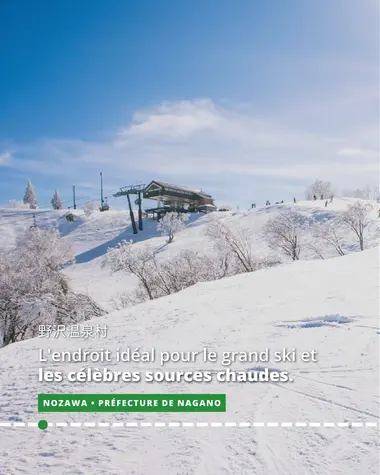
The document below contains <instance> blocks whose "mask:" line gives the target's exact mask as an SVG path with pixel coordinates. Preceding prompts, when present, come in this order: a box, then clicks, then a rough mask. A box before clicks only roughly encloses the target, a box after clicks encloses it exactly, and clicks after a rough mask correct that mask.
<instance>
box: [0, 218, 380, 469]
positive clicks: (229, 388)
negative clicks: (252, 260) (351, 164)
mask: <svg viewBox="0 0 380 475" xmlns="http://www.w3.org/2000/svg"><path fill="white" fill-rule="evenodd" d="M264 213H266V211H262V214H264ZM259 214H260V212H259V213H258V215H259ZM247 216H250V213H247ZM202 219H204V218H202ZM226 219H230V220H233V219H236V216H229V217H227V218H226ZM78 228H79V227H78ZM199 228H200V225H199V226H196V225H194V230H193V231H192V232H194V233H196V232H198V230H199ZM159 239H160V238H159ZM181 240H183V241H185V240H186V241H187V242H190V241H191V240H195V238H194V237H193V236H192V235H191V232H190V230H188V231H187V234H186V237H185V236H183V237H181ZM179 243H180V239H178V242H177V244H176V245H179ZM378 260H379V256H378V250H377V249H369V250H366V251H364V252H360V253H354V254H351V255H348V256H344V257H339V258H334V259H329V260H318V261H316V260H315V261H311V262H310V261H309V262H306V261H300V262H297V263H294V264H289V265H284V266H280V267H277V268H272V269H265V270H262V271H258V272H255V273H251V274H244V275H240V276H236V277H232V278H228V279H223V280H221V281H218V282H211V283H204V284H198V285H196V286H194V287H192V288H189V289H187V290H185V291H183V292H180V293H178V294H175V295H172V296H169V297H165V298H162V299H159V300H156V301H152V302H149V303H145V304H142V305H140V306H137V307H134V308H130V309H128V310H124V311H119V312H115V313H112V314H109V315H107V317H105V318H102V319H98V320H96V321H94V323H96V324H97V323H101V324H103V323H107V324H108V325H109V333H108V337H107V339H106V340H102V341H101V342H99V341H98V342H96V341H95V340H86V341H81V340H78V339H71V340H68V339H54V340H48V339H33V340H28V341H25V342H22V343H17V344H13V345H10V346H8V347H6V348H4V349H2V350H0V422H11V423H12V424H13V423H15V422H16V423H17V422H18V423H20V422H26V423H28V422H36V421H38V420H39V419H40V418H41V414H40V415H39V414H38V413H37V410H36V396H37V394H38V393H44V392H61V393H70V392H81V393H92V392H98V393H102V392H103V393H109V392H114V393H141V392H149V393H226V395H227V412H226V413H217V414H207V413H204V414H202V413H177V414H176V413H168V414H165V413H161V414H155V413H150V414H149V413H139V414H133V413H131V414H124V415H123V414H108V413H103V414H91V413H88V414H61V415H60V414H46V416H45V415H43V416H44V417H43V418H46V419H47V420H48V421H49V422H50V423H58V422H67V423H71V422H79V423H89V422H94V423H95V427H84V426H83V425H82V426H81V427H70V426H69V427H51V428H49V429H48V430H47V431H40V430H39V429H37V428H33V427H12V428H9V427H0V440H1V446H0V460H1V465H0V473H1V474H2V475H3V474H4V475H13V474H19V473H27V474H31V475H37V474H57V475H73V474H83V475H88V474H91V475H100V474H107V475H121V474H128V475H132V474H135V475H137V474H138V475H147V474H152V473H154V474H157V475H179V474H183V475H185V474H194V475H195V474H197V475H207V474H210V475H219V474H232V475H235V474H239V475H240V474H241V475H252V474H257V475H267V474H269V475H280V474H281V475H289V474H292V475H306V474H312V475H325V474H326V473H331V474H334V475H335V474H336V475H338V474H345V475H356V474H358V473H363V474H364V473H365V474H369V475H371V474H373V475H375V474H377V473H378V462H379V436H378V435H379V433H378V428H379V422H380V421H379V368H378V363H379V359H378V357H379V337H380V329H379V319H378V315H379V302H378V290H379V289H378V264H379V262H378ZM104 285H105V286H106V285H107V282H104ZM127 346H129V347H133V348H136V347H140V348H150V347H152V346H154V347H156V348H157V349H158V350H181V351H183V350H192V351H198V350H201V349H202V348H203V347H208V348H209V349H211V350H215V351H255V350H256V351H257V350H263V349H264V348H266V347H268V348H270V350H271V351H275V350H281V349H282V348H288V349H292V348H296V349H297V351H298V352H301V351H310V350H316V351H317V354H318V359H317V363H306V362H301V361H299V360H298V361H297V362H296V363H270V364H267V365H265V364H261V365H260V366H262V367H263V366H269V367H271V368H272V369H273V368H277V369H281V370H284V369H286V370H288V371H289V372H290V375H291V377H292V378H293V379H294V381H293V382H288V383H245V384H243V383H240V384H238V383H230V384H221V383H217V382H212V383H201V384H184V383H166V384H164V383H161V384H148V383H114V384H110V383H108V384H106V383H103V384H100V383H88V384H81V385H80V386H78V385H76V384H73V383H39V382H38V381H37V371H38V367H40V366H41V363H39V362H38V348H39V347H42V348H45V349H46V348H48V347H49V348H52V349H54V350H63V349H65V350H75V349H77V348H79V347H82V348H84V349H93V350H95V349H98V350H99V349H100V348H101V347H103V348H105V347H106V348H109V349H112V350H115V349H116V348H124V347H127ZM104 365H105V364H102V363H100V364H97V367H98V368H101V367H103V366H104ZM54 366H55V369H59V368H60V367H61V368H62V367H63V368H64V369H65V370H69V368H71V367H72V366H71V365H69V364H66V365H63V366H62V364H58V363H56V364H55V365H54ZM84 366H88V365H84ZM257 366H259V365H258V364H255V363H240V364H239V363H237V364H233V365H232V367H231V368H232V369H239V370H244V371H249V370H253V369H255V367H257ZM184 368H186V369H189V365H185V364H182V365H181V364H168V365H167V366H166V368H165V369H166V370H168V371H170V370H181V369H184ZM112 369H113V370H117V369H120V370H123V371H137V370H141V371H145V370H157V369H159V368H158V364H155V363H152V364H149V363H146V364H144V365H141V364H138V363H135V364H132V363H124V364H122V365H120V364H119V365H117V364H115V365H114V366H112ZM191 369H193V370H194V369H199V370H206V369H212V370H220V369H222V367H221V365H220V363H218V364H216V363H213V364H212V365H210V366H207V364H202V363H200V364H194V367H192V368H191ZM99 422H103V423H107V422H108V423H110V426H108V427H107V426H103V427H98V426H97V424H98V423H99ZM127 422H128V423H131V422H135V423H137V427H127V426H126V425H125V424H126V423H127ZM145 422H151V423H153V426H152V427H146V426H144V424H143V425H142V426H141V423H145ZM173 422H180V423H181V424H180V426H179V427H169V426H168V424H169V423H173ZM202 422H203V423H207V424H204V426H197V423H202ZM218 422H220V423H222V427H217V426H210V424H211V423H218ZM260 422H262V423H264V427H252V423H260ZM352 422H354V423H356V425H358V427H355V424H354V426H352V425H351V423H352ZM114 423H123V425H122V426H116V427H115V426H113V424H114ZM155 423H164V424H165V426H164V427H158V426H155V425H154V424H155ZM182 423H195V425H194V426H193V427H191V426H190V427H186V426H185V427H183V426H182ZM225 423H231V424H227V426H226V425H225ZM234 423H236V424H237V426H236V427H235V426H234ZM267 423H275V424H273V425H272V426H267ZM276 423H278V426H276ZM284 423H292V424H293V425H292V426H291V427H282V424H284ZM296 423H298V424H299V423H301V424H303V423H306V425H307V426H306V427H301V426H299V427H298V426H295V424H296ZM310 423H311V425H312V426H311V427H310ZM344 423H349V424H348V427H344ZM239 424H240V425H241V427H239ZM326 424H327V425H330V426H329V427H325V425H326ZM338 424H340V425H343V426H339V425H338ZM247 425H249V426H248V427H247Z"/></svg>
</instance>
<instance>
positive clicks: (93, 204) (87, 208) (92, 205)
mask: <svg viewBox="0 0 380 475" xmlns="http://www.w3.org/2000/svg"><path fill="white" fill-rule="evenodd" d="M83 210H84V214H85V215H86V216H87V217H88V216H90V215H91V214H92V213H93V212H94V211H99V203H98V202H97V201H87V203H85V204H84V206H83Z"/></svg>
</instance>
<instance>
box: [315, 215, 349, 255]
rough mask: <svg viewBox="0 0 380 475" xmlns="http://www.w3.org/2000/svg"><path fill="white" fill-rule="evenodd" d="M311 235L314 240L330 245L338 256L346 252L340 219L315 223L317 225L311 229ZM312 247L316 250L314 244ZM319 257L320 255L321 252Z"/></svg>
mask: <svg viewBox="0 0 380 475" xmlns="http://www.w3.org/2000/svg"><path fill="white" fill-rule="evenodd" d="M313 237H314V239H315V240H317V241H319V242H322V243H324V244H325V245H327V246H329V247H332V248H333V249H334V250H335V252H336V253H337V254H338V256H344V255H345V254H346V252H345V247H346V239H345V233H342V230H341V226H340V221H339V219H338V218H334V219H332V220H329V221H327V222H325V223H321V224H319V225H317V227H316V228H314V230H313ZM314 244H315V243H314ZM313 249H314V251H315V252H316V251H317V249H318V247H317V246H316V245H314V247H313ZM316 253H317V252H316ZM319 257H322V254H321V253H320V255H319Z"/></svg>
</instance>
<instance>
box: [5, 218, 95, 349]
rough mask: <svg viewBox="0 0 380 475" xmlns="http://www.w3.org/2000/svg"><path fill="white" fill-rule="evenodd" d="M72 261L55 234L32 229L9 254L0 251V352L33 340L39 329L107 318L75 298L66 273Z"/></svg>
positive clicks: (83, 299)
mask: <svg viewBox="0 0 380 475" xmlns="http://www.w3.org/2000/svg"><path fill="white" fill-rule="evenodd" d="M72 258H73V252H72V249H71V246H70V244H69V242H68V241H67V240H65V239H62V238H61V237H60V236H59V234H58V232H57V231H55V230H52V231H46V230H42V229H39V228H37V227H32V228H30V229H28V230H27V231H26V233H25V234H24V235H23V236H21V237H19V238H18V240H17V242H16V246H15V248H14V249H13V250H11V251H10V252H9V251H8V252H4V251H0V334H1V337H0V347H1V346H4V345H8V344H10V343H14V342H16V341H20V340H23V339H26V338H31V337H34V336H36V335H37V334H38V327H39V325H49V324H59V325H61V324H68V323H78V322H79V321H81V320H86V319H89V318H90V317H93V316H97V315H101V314H104V311H103V310H102V309H101V308H100V307H98V306H97V305H96V304H95V303H94V302H93V301H92V300H91V299H90V298H89V297H87V296H85V295H81V294H79V295H78V294H75V293H74V292H73V291H72V290H71V289H70V286H69V283H68V280H67V278H66V276H65V275H64V274H63V273H62V272H61V269H62V267H63V266H64V265H65V264H66V263H67V262H69V261H70V260H71V259H72Z"/></svg>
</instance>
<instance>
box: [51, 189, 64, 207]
mask: <svg viewBox="0 0 380 475" xmlns="http://www.w3.org/2000/svg"><path fill="white" fill-rule="evenodd" d="M51 205H52V206H53V209H62V201H61V198H60V196H59V191H58V190H55V191H54V195H53V198H52V199H51Z"/></svg>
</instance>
